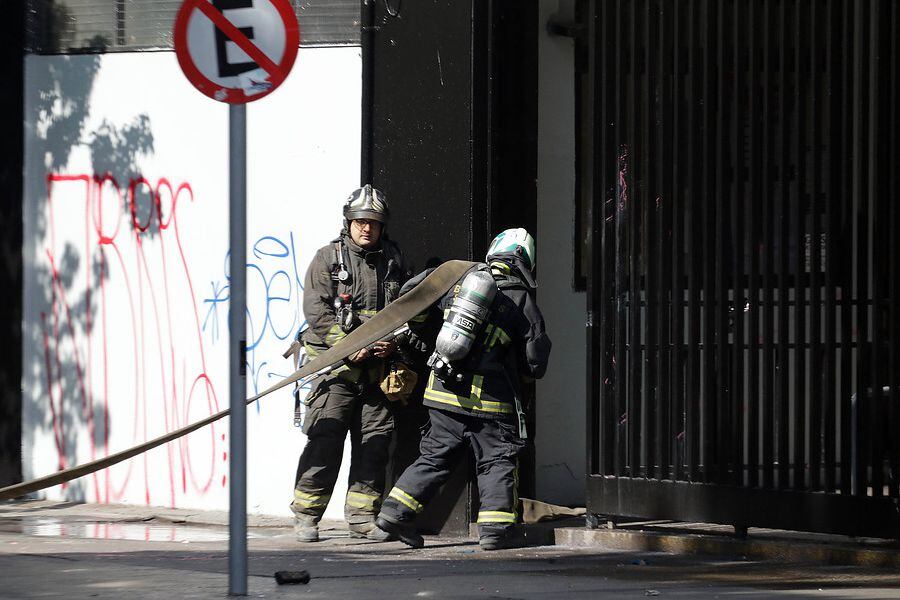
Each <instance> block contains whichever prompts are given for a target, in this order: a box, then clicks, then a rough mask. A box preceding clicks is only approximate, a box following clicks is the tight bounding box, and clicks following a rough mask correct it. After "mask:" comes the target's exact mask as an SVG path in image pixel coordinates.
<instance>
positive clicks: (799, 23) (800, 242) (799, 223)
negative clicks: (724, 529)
mask: <svg viewBox="0 0 900 600" xmlns="http://www.w3.org/2000/svg"><path fill="white" fill-rule="evenodd" d="M803 4H804V2H803V0H797V2H796V6H795V13H794V21H795V22H794V24H793V25H794V35H795V39H794V110H795V116H794V121H793V125H794V144H795V145H794V151H795V155H794V164H795V165H796V182H795V183H794V186H793V189H794V190H795V193H794V205H793V209H794V244H795V248H796V251H795V256H794V259H795V262H794V268H795V271H796V275H795V277H794V311H793V316H794V323H793V324H794V369H793V372H794V379H793V384H794V410H793V436H794V449H793V455H794V456H793V468H794V481H793V487H794V489H803V488H805V487H806V469H805V468H804V467H805V463H806V460H805V459H806V452H805V442H806V427H805V425H806V391H807V385H806V286H805V285H804V279H805V277H804V275H805V274H806V228H805V227H804V225H805V220H806V219H805V217H806V206H805V200H806V179H807V177H806V166H807V165H806V161H807V152H806V136H805V127H806V120H805V118H806V108H805V105H806V97H805V94H804V83H805V81H804V79H805V78H804V73H803V71H804V69H803V67H804V65H803V51H804V49H805V48H806V44H804V43H803V42H804V40H803V32H804V29H805V28H804V25H803V23H804V14H803Z"/></svg>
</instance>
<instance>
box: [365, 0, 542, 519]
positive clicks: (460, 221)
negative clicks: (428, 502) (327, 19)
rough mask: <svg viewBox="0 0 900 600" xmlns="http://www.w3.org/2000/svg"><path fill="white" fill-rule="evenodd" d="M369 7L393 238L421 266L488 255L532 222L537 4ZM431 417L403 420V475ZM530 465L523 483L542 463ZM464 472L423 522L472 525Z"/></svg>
mask: <svg viewBox="0 0 900 600" xmlns="http://www.w3.org/2000/svg"><path fill="white" fill-rule="evenodd" d="M362 6H363V12H364V18H363V34H362V40H363V42H362V43H363V148H362V165H363V166H362V178H363V179H365V180H369V179H371V181H372V182H373V183H374V184H375V185H376V186H377V187H379V188H382V189H383V190H384V191H385V192H386V194H387V195H388V199H389V201H390V203H391V211H392V221H391V226H390V235H391V236H392V238H393V239H395V240H397V241H398V243H399V244H400V246H401V248H403V251H404V253H405V254H406V255H407V256H408V257H409V258H410V259H411V260H412V262H413V263H414V265H415V268H416V270H421V269H422V268H424V267H426V266H432V265H434V264H435V263H437V262H439V261H443V260H447V259H450V258H465V259H471V260H481V259H482V257H483V256H484V253H485V251H486V249H487V246H488V243H489V242H490V239H491V237H492V236H493V234H494V233H495V232H497V231H499V230H502V229H504V228H506V227H513V226H515V227H526V228H530V229H532V230H533V228H534V225H535V215H536V183H535V173H536V170H537V158H536V157H537V152H536V125H537V2H535V1H534V0H528V1H526V2H522V1H521V0H519V1H515V0H492V1H487V2H480V1H475V0H472V1H470V2H454V1H452V0H437V1H435V2H428V3H424V2H399V0H386V1H384V2H363V3H362ZM423 379H424V378H423ZM426 418H427V415H426V414H425V412H424V410H422V409H421V406H420V405H419V406H418V407H416V406H411V407H410V409H409V410H407V411H406V414H405V416H404V417H403V418H402V419H401V423H400V424H399V439H400V447H399V448H398V453H397V460H396V461H395V462H396V464H395V465H394V476H395V477H396V476H398V475H399V473H400V472H401V471H402V468H404V467H405V466H406V465H407V464H409V462H411V461H412V460H413V459H414V458H415V457H416V456H417V453H418V439H419V426H420V425H421V424H422V423H423V422H424V421H425V419H426ZM530 460H531V461H532V463H533V457H532V458H531V459H530ZM522 470H523V473H524V474H525V475H524V476H523V488H524V489H525V490H526V491H527V490H528V486H532V485H533V470H534V469H533V466H532V467H530V468H529V467H527V466H526V467H525V468H523V469H522ZM468 476H469V472H468V470H466V469H462V470H461V471H460V472H459V473H458V474H457V475H456V476H455V477H454V480H453V481H451V482H450V483H449V484H448V485H447V486H445V487H446V488H447V489H446V490H445V493H443V494H442V495H441V497H439V498H438V499H436V500H435V501H434V502H433V503H432V505H433V506H432V508H430V510H429V513H430V514H425V515H423V517H424V519H423V521H424V522H425V524H426V528H429V529H432V530H435V531H437V530H442V531H445V532H453V533H461V532H468V527H469V522H470V515H471V514H472V512H471V510H472V503H473V501H474V498H475V496H474V495H473V494H472V490H471V489H470V487H469V485H468V484H467V483H466V482H467V480H468Z"/></svg>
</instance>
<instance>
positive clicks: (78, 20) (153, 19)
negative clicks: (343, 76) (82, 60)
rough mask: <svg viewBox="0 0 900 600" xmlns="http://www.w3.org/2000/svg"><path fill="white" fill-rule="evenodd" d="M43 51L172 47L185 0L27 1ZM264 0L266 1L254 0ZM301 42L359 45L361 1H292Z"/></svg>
mask: <svg viewBox="0 0 900 600" xmlns="http://www.w3.org/2000/svg"><path fill="white" fill-rule="evenodd" d="M27 1H28V3H29V11H28V18H27V31H28V36H27V48H28V50H29V51H31V52H34V53H38V54H57V53H62V54H71V53H83V52H107V51H130V50H147V49H169V48H172V47H173V41H172V25H173V23H174V22H175V16H176V14H177V13H178V9H179V8H180V7H181V5H182V0H27ZM255 1H264V0H255ZM292 4H293V6H294V12H295V13H296V14H297V18H298V19H299V22H300V45H301V46H321V45H356V44H359V19H360V16H359V15H360V0H292Z"/></svg>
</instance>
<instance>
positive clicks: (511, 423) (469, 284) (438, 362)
mask: <svg viewBox="0 0 900 600" xmlns="http://www.w3.org/2000/svg"><path fill="white" fill-rule="evenodd" d="M486 262H487V264H486V265H479V266H477V267H475V268H474V269H472V270H470V271H469V272H468V273H467V274H466V275H464V276H463V278H462V279H461V280H460V282H459V283H458V284H457V285H456V286H455V288H454V289H453V290H451V291H450V292H448V294H447V295H445V296H444V298H443V299H442V300H441V301H440V302H439V303H438V304H437V306H436V307H433V309H431V311H430V316H429V317H428V318H426V323H427V321H428V320H432V322H433V321H434V320H440V319H441V318H443V323H442V325H441V327H440V330H439V332H438V334H437V336H436V338H435V344H434V352H433V353H432V355H431V358H429V360H428V365H429V366H430V367H431V372H430V374H429V375H428V385H427V387H426V389H425V394H424V399H423V403H424V405H425V406H427V407H428V414H429V425H428V429H427V431H426V433H425V435H424V436H423V438H422V441H421V445H420V452H421V455H420V457H419V458H418V460H416V461H415V462H414V463H413V464H412V465H410V466H409V467H408V468H407V469H406V471H404V473H403V475H402V476H401V477H400V479H399V480H398V481H397V483H396V485H395V486H394V488H393V489H392V490H391V491H390V493H389V495H388V498H387V499H386V500H385V501H384V505H383V506H382V508H381V512H380V513H379V515H378V518H377V519H376V520H375V523H376V525H377V526H378V527H379V528H380V529H381V530H383V531H385V532H386V533H389V534H391V535H393V536H396V537H398V538H399V539H400V540H401V541H402V542H403V543H405V544H407V545H409V546H412V547H414V548H418V547H421V546H422V545H423V543H424V542H423V539H422V536H421V535H419V534H418V532H417V531H416V530H415V526H414V519H415V516H416V514H417V513H419V512H420V511H421V510H422V509H423V508H424V506H425V505H426V504H427V503H428V501H429V500H430V499H431V498H432V496H434V494H435V492H437V490H438V488H439V487H440V486H441V484H443V483H444V482H445V481H446V480H447V478H448V477H449V476H450V473H451V471H452V469H453V467H454V465H455V464H456V463H457V462H458V461H459V460H461V459H462V458H463V456H464V454H465V449H466V447H471V449H472V451H473V453H474V455H475V462H476V473H477V482H478V493H479V498H480V507H479V512H478V529H479V544H480V546H481V548H482V549H484V550H496V549H499V548H505V547H511V546H512V545H515V543H516V540H515V538H514V536H513V526H514V525H515V523H516V522H517V504H518V497H517V489H516V486H517V478H518V472H517V469H518V456H519V454H520V453H521V452H522V450H523V449H524V448H525V446H526V443H527V439H528V438H527V431H526V430H525V417H524V414H523V407H522V404H521V387H522V386H521V384H522V382H523V381H527V380H529V379H537V378H540V377H542V376H543V375H544V372H545V371H546V369H547V361H548V358H549V355H550V339H549V338H548V337H547V334H546V332H545V331H544V319H543V316H542V315H541V312H540V310H539V309H538V307H537V304H535V300H534V290H535V288H536V285H535V282H534V278H533V270H534V266H535V244H534V238H532V237H531V235H529V234H528V232H527V231H525V230H524V229H509V230H506V231H504V232H503V233H501V234H499V235H498V236H497V237H496V238H494V240H493V242H492V243H491V246H490V248H489V250H488V253H487V257H486ZM427 274H428V271H426V272H425V273H422V274H420V275H418V276H416V277H415V278H413V279H411V280H410V281H409V282H407V284H406V285H405V286H404V288H403V289H402V290H401V295H402V294H403V293H404V292H406V291H407V290H408V289H411V288H412V287H413V286H414V285H416V284H417V283H418V282H419V281H421V280H422V279H424V277H425V276H426V275H427ZM441 315H443V317H441ZM413 325H414V322H411V323H410V326H411V327H412V326H413ZM422 335H423V336H424V335H425V334H424V333H423V334H422Z"/></svg>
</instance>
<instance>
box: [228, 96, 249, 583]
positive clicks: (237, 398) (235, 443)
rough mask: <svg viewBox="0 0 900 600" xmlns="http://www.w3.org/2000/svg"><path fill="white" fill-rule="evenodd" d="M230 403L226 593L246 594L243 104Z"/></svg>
mask: <svg viewBox="0 0 900 600" xmlns="http://www.w3.org/2000/svg"><path fill="white" fill-rule="evenodd" d="M228 148H229V159H228V162H229V165H228V166H229V178H228V197H229V201H228V204H229V216H230V218H229V230H228V234H229V235H228V239H229V241H228V244H229V250H230V260H229V272H230V275H231V283H230V286H229V289H230V294H229V301H228V327H229V332H230V333H229V345H230V349H229V355H228V356H229V367H228V370H229V386H228V389H229V407H230V408H231V419H230V434H231V435H230V440H231V444H230V446H231V452H230V454H231V462H230V466H229V469H230V486H229V507H228V594H229V595H231V596H246V595H247V405H246V404H245V402H244V398H245V396H246V391H247V370H246V364H247V363H246V347H247V339H246V337H247V336H246V331H247V328H246V307H247V267H246V265H247V197H246V196H247V106H246V105H245V104H232V105H230V106H229V110H228Z"/></svg>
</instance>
